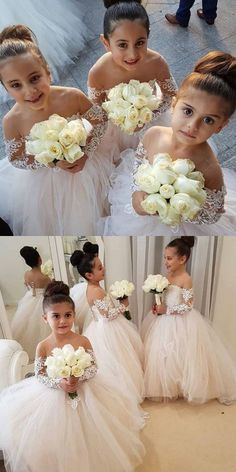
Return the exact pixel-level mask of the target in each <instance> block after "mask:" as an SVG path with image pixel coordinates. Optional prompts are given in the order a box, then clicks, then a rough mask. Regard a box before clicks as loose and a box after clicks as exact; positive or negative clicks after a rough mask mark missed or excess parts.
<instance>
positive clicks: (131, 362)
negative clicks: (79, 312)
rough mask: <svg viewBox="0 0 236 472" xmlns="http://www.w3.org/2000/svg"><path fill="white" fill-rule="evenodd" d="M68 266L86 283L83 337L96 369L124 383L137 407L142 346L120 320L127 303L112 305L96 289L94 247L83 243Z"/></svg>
mask: <svg viewBox="0 0 236 472" xmlns="http://www.w3.org/2000/svg"><path fill="white" fill-rule="evenodd" d="M71 262H72V264H73V265H74V266H76V267H77V269H78V272H79V273H80V275H82V277H84V278H85V279H86V280H87V281H88V287H87V300H88V304H89V305H90V308H91V312H92V316H93V320H92V321H91V323H90V324H89V326H88V327H87V329H86V330H85V332H84V334H85V335H86V336H87V337H88V338H89V340H90V341H91V343H92V345H93V348H94V352H95V355H96V357H97V360H98V363H99V365H103V366H106V368H107V372H108V373H110V374H111V375H112V374H113V375H114V374H115V376H116V377H117V378H119V379H120V382H121V383H125V385H126V387H127V388H128V390H129V391H130V393H132V394H133V396H135V398H136V399H137V401H138V402H139V403H140V402H141V401H142V399H143V371H142V365H141V363H142V361H143V345H142V341H141V338H140V336H139V334H138V332H137V331H136V329H135V327H134V325H132V323H130V322H129V321H128V320H127V319H126V318H125V316H124V311H125V308H126V305H127V304H128V301H127V300H124V301H122V302H119V303H118V305H117V306H115V305H114V303H113V301H112V299H111V298H110V296H109V295H108V294H106V292H105V291H104V290H103V288H102V287H100V282H101V281H102V280H103V279H104V267H103V265H102V263H101V261H100V259H99V257H98V245H97V244H92V243H89V242H88V243H85V244H84V247H83V251H75V252H74V254H73V255H72V258H71Z"/></svg>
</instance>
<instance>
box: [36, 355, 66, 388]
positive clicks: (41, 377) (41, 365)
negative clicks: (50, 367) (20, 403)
mask: <svg viewBox="0 0 236 472" xmlns="http://www.w3.org/2000/svg"><path fill="white" fill-rule="evenodd" d="M45 361H46V357H38V358H37V359H35V362H34V373H35V377H36V378H37V379H38V381H39V382H40V383H42V384H44V385H46V387H49V388H60V380H61V379H59V378H58V379H50V378H49V377H48V376H47V374H46V367H45Z"/></svg>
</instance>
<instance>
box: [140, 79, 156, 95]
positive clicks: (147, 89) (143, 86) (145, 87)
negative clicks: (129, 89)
mask: <svg viewBox="0 0 236 472" xmlns="http://www.w3.org/2000/svg"><path fill="white" fill-rule="evenodd" d="M152 93H153V91H152V87H151V86H150V85H149V83H148V82H141V83H140V85H139V87H138V94H139V95H144V96H145V97H148V98H149V97H152Z"/></svg>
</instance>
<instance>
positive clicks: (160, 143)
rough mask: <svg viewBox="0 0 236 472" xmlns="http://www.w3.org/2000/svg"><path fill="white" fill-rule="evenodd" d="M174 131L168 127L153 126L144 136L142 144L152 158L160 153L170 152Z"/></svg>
mask: <svg viewBox="0 0 236 472" xmlns="http://www.w3.org/2000/svg"><path fill="white" fill-rule="evenodd" d="M171 136H172V129H171V128H169V127H166V126H152V127H151V128H149V129H148V130H147V131H146V133H145V134H144V136H143V139H142V142H143V146H144V148H145V149H146V151H147V153H148V155H149V156H150V157H152V156H153V155H154V154H158V153H159V152H164V153H166V152H168V150H169V147H170V141H171Z"/></svg>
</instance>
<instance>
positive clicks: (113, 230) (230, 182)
mask: <svg viewBox="0 0 236 472" xmlns="http://www.w3.org/2000/svg"><path fill="white" fill-rule="evenodd" d="M133 166H134V152H133V150H132V149H127V151H125V152H124V153H122V161H121V163H120V165H119V166H118V167H117V168H116V169H115V170H114V172H113V174H112V176H111V189H110V192H109V197H108V198H109V201H110V205H111V216H108V217H107V218H103V219H100V220H99V222H98V225H97V234H102V235H127V234H130V235H136V236H139V235H140V236H143V235H147V236H181V235H196V236H204V235H212V236H218V235H233V234H235V228H236V174H235V172H233V171H230V170H229V169H222V170H223V175H224V182H225V186H226V191H227V195H226V197H225V213H224V214H223V215H222V216H221V217H220V219H219V221H218V222H217V223H214V224H194V223H183V224H181V225H179V226H178V227H175V228H172V227H171V226H168V225H165V224H163V223H161V221H160V218H159V217H158V216H140V215H138V214H137V213H136V212H135V211H134V209H133V207H132V185H133ZM127 232H128V233H127Z"/></svg>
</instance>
